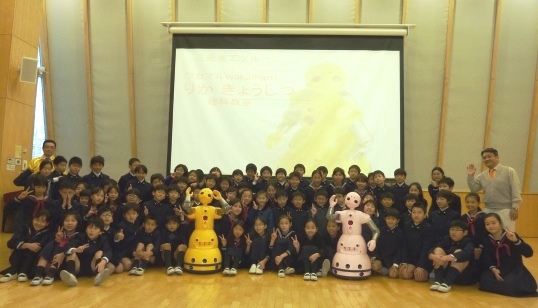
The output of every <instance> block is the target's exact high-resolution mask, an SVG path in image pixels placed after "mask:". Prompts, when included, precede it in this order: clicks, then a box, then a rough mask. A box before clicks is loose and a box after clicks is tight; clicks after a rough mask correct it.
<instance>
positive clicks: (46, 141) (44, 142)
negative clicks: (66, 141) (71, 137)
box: [42, 139, 56, 149]
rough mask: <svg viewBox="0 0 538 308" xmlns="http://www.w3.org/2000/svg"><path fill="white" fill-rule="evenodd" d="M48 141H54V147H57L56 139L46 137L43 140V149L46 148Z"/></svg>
mask: <svg viewBox="0 0 538 308" xmlns="http://www.w3.org/2000/svg"><path fill="white" fill-rule="evenodd" d="M47 143H53V144H54V147H56V141H54V140H52V139H45V141H43V147H42V148H43V149H44V148H45V144H47Z"/></svg>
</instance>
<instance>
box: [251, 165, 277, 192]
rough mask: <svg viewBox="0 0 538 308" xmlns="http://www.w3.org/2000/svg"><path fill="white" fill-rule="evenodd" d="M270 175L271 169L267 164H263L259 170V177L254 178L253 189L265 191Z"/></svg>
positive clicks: (271, 174) (271, 173)
mask: <svg viewBox="0 0 538 308" xmlns="http://www.w3.org/2000/svg"><path fill="white" fill-rule="evenodd" d="M271 176H273V169H271V167H269V166H263V167H262V169H261V170H260V178H259V179H258V180H256V184H255V191H260V190H265V191H267V188H268V186H269V180H270V179H271Z"/></svg>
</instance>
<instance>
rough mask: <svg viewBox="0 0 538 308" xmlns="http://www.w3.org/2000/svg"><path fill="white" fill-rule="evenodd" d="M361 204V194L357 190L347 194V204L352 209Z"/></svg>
mask: <svg viewBox="0 0 538 308" xmlns="http://www.w3.org/2000/svg"><path fill="white" fill-rule="evenodd" d="M360 204H361V196H359V194H358V193H356V192H350V193H349V194H347V195H346V206H347V207H348V208H350V209H352V210H354V209H356V208H358V207H359V205H360Z"/></svg>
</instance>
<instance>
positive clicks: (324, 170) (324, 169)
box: [318, 166, 329, 174]
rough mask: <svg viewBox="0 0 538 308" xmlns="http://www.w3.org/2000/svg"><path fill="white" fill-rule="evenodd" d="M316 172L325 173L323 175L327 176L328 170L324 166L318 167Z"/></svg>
mask: <svg viewBox="0 0 538 308" xmlns="http://www.w3.org/2000/svg"><path fill="white" fill-rule="evenodd" d="M318 170H319V171H321V172H323V173H325V174H329V169H327V167H325V166H319V167H318Z"/></svg>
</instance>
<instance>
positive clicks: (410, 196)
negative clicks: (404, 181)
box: [404, 194, 420, 203]
mask: <svg viewBox="0 0 538 308" xmlns="http://www.w3.org/2000/svg"><path fill="white" fill-rule="evenodd" d="M407 200H415V203H416V202H420V198H419V197H418V195H415V194H407V195H405V197H404V201H407Z"/></svg>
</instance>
